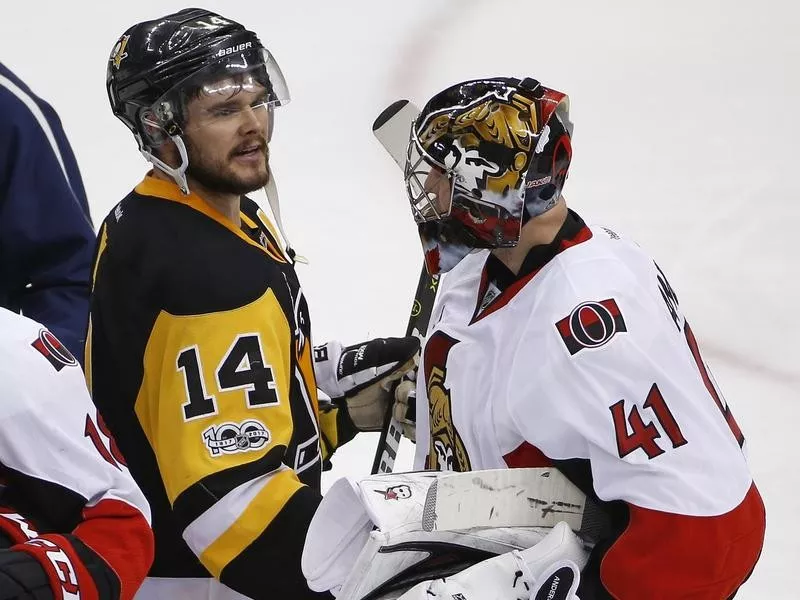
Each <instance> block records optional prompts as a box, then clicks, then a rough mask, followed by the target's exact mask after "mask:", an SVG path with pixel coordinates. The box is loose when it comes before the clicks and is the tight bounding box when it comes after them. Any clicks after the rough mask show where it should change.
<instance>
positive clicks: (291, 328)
mask: <svg viewBox="0 0 800 600" xmlns="http://www.w3.org/2000/svg"><path fill="white" fill-rule="evenodd" d="M241 220H242V226H241V228H239V227H237V226H236V225H234V224H233V223H232V222H231V221H230V220H229V219H227V218H225V217H224V216H223V215H221V214H220V213H218V212H217V211H216V210H215V209H214V208H212V207H211V206H210V205H209V204H207V203H205V202H204V201H203V200H202V199H201V198H199V197H198V196H196V195H194V194H190V195H184V194H182V193H181V192H180V191H179V189H178V187H177V186H176V185H174V184H173V183H172V182H169V181H165V180H162V179H156V178H154V177H152V176H148V177H146V178H145V180H144V181H143V182H142V183H141V184H139V185H138V186H137V187H136V188H135V190H134V191H133V192H132V193H130V194H129V195H128V196H127V197H126V198H125V199H124V200H123V201H122V202H121V203H120V204H119V205H117V207H116V208H115V209H114V210H113V211H112V212H111V213H110V214H109V215H108V217H107V218H106V219H105V221H104V222H103V225H102V227H101V229H100V234H99V237H98V246H97V252H96V258H95V266H94V273H93V291H92V298H91V319H90V331H89V335H88V340H87V346H86V375H87V380H88V382H89V385H90V389H91V391H92V395H93V398H94V401H95V403H96V405H97V406H98V408H99V410H100V412H101V414H102V415H103V418H104V419H105V421H106V423H107V425H108V427H109V429H110V430H111V432H112V433H113V435H114V436H115V438H116V440H117V443H118V445H119V448H120V450H121V451H122V453H123V455H124V456H126V457H127V459H128V466H129V468H130V471H131V473H132V474H133V476H134V478H135V479H136V481H137V482H138V483H139V485H140V486H141V488H142V489H143V491H144V492H145V495H146V496H147V498H148V500H149V501H150V504H151V506H152V510H153V528H154V530H155V534H156V558H155V563H154V565H153V568H152V569H151V572H150V575H151V576H152V577H184V578H185V577H208V576H209V573H210V574H211V575H213V576H214V577H216V578H218V579H220V580H221V581H222V582H223V583H225V584H226V585H228V586H230V587H232V588H234V589H236V590H237V591H239V592H242V593H244V594H247V595H248V596H251V597H253V598H261V597H270V598H272V597H274V598H280V597H292V598H305V597H315V596H313V595H312V594H311V593H310V592H308V591H307V588H306V583H305V579H304V578H303V576H302V573H301V570H300V557H301V553H302V546H303V542H304V539H305V534H306V530H307V529H308V524H309V522H310V520H311V516H312V515H313V513H314V510H315V509H316V507H317V505H318V504H319V501H320V491H319V485H320V476H321V462H322V461H321V455H320V431H319V415H318V411H319V409H318V403H317V391H316V384H315V380H314V371H313V362H312V358H311V350H312V348H311V341H310V339H309V338H310V321H309V315H308V307H307V304H306V300H305V298H304V297H303V292H302V290H301V288H300V285H299V282H298V279H297V275H296V273H295V270H294V265H293V261H292V257H291V256H290V255H288V254H287V253H286V252H284V250H283V248H282V246H281V245H279V244H278V243H277V241H276V240H278V239H280V238H278V236H277V235H276V234H275V231H274V229H273V228H272V224H271V223H270V221H269V220H268V218H267V217H266V215H264V213H263V212H261V210H260V209H259V208H258V206H257V205H256V203H255V202H253V201H252V200H249V199H248V198H246V197H243V198H242V205H241ZM259 590H260V592H259ZM282 592H283V593H282Z"/></svg>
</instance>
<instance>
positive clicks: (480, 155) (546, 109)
mask: <svg viewBox="0 0 800 600" xmlns="http://www.w3.org/2000/svg"><path fill="white" fill-rule="evenodd" d="M571 136H572V123H571V122H570V120H569V99H568V97H567V96H566V95H565V94H563V93H561V92H558V91H556V90H552V89H549V88H546V87H544V86H543V85H541V84H540V83H539V82H538V81H536V80H535V79H531V78H525V79H516V78H508V77H494V78H487V79H476V80H471V81H465V82H462V83H458V84H456V85H453V86H450V87H449V88H447V89H445V90H443V91H441V92H439V93H438V94H436V95H435V96H434V97H433V98H431V99H430V100H429V101H428V103H427V104H426V105H425V107H424V108H423V109H422V111H421V112H420V114H419V116H418V117H417V118H416V119H415V121H414V123H413V125H412V127H411V136H410V141H409V145H408V155H407V161H406V168H405V180H406V192H407V194H408V198H409V201H410V202H411V207H412V211H413V214H414V219H415V220H416V221H417V223H418V226H419V233H420V237H421V239H422V243H423V247H424V250H425V260H426V264H427V267H428V271H429V272H430V273H432V274H435V273H439V272H444V271H448V270H450V269H452V268H453V267H454V266H455V265H456V264H457V263H458V262H459V261H460V260H461V259H462V258H464V257H465V256H466V255H467V254H468V253H469V252H471V251H472V250H473V249H475V248H507V247H513V246H516V245H517V243H518V242H519V236H520V231H521V228H522V225H523V224H524V223H525V222H526V221H527V220H528V219H530V218H532V217H535V216H537V215H540V214H542V213H544V212H546V211H547V210H549V209H551V208H552V207H553V206H555V204H556V202H557V201H558V199H559V197H560V194H561V188H562V187H563V185H564V180H565V179H566V176H567V170H568V168H569V163H570V160H571V157H572V146H571V143H570V138H571Z"/></svg>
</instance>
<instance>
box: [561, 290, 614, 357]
mask: <svg viewBox="0 0 800 600" xmlns="http://www.w3.org/2000/svg"><path fill="white" fill-rule="evenodd" d="M556 329H558V333H559V335H561V339H562V340H564V345H566V347H567V350H569V353H570V354H572V355H575V354H577V353H578V352H580V351H581V350H583V349H584V348H599V347H600V346H602V345H604V344H607V343H608V342H609V340H610V339H611V338H613V337H614V336H615V335H616V334H617V332H620V331H627V330H628V329H627V327H626V326H625V319H623V318H622V313H621V312H620V310H619V306H617V303H616V301H615V300H614V299H613V298H609V299H608V300H601V301H600V302H583V303H581V304H579V305H578V306H576V307H575V308H573V309H572V312H571V313H569V316H567V317H564V318H563V319H561V320H560V321H559V322H558V323H556Z"/></svg>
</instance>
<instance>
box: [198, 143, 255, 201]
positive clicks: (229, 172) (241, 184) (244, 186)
mask: <svg viewBox="0 0 800 600" xmlns="http://www.w3.org/2000/svg"><path fill="white" fill-rule="evenodd" d="M262 143H263V152H264V165H265V167H267V168H266V169H265V172H264V173H263V174H254V175H252V176H250V177H247V178H244V177H239V176H237V175H236V174H235V173H234V172H233V169H230V168H228V166H227V164H228V163H226V164H225V165H224V166H220V165H219V164H218V163H212V162H210V161H206V160H205V157H204V155H203V152H202V150H200V149H199V148H198V147H197V146H195V145H193V144H192V142H191V141H190V140H188V139H187V140H186V152H187V154H188V156H189V165H188V167H187V168H186V174H187V175H188V176H189V177H191V178H192V179H194V180H195V181H197V182H198V183H200V185H202V186H203V187H205V188H206V189H209V190H214V191H216V192H220V193H223V194H237V195H240V196H241V195H244V194H248V193H250V192H252V191H254V190H257V189H260V188H262V187H264V186H265V185H267V183H268V182H269V168H268V165H269V147H268V146H267V145H266V142H264V141H262ZM233 156H234V153H231V155H229V156H228V161H230V160H231V159H232V158H233Z"/></svg>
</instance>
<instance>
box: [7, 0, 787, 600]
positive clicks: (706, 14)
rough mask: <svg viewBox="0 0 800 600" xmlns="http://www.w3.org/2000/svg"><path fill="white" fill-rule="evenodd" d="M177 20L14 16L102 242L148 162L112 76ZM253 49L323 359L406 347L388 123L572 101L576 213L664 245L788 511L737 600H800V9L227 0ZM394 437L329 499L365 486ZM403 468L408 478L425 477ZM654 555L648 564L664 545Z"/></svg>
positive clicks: (725, 4)
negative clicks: (268, 67)
mask: <svg viewBox="0 0 800 600" xmlns="http://www.w3.org/2000/svg"><path fill="white" fill-rule="evenodd" d="M184 6H185V5H184V4H182V3H179V2H174V1H171V0H169V1H167V0H159V1H155V0H140V1H138V2H130V3H114V2H102V3H101V2H95V1H90V0H74V1H72V2H62V1H61V0H45V1H41V0H40V1H38V2H7V3H4V6H3V15H2V17H0V61H2V62H4V63H5V64H6V65H7V66H8V67H10V68H11V69H12V70H14V71H15V72H16V73H17V75H19V76H20V77H21V78H22V79H23V80H25V81H26V82H27V83H28V84H29V85H30V86H31V88H32V89H33V90H34V91H35V92H36V93H37V94H39V95H41V96H42V97H43V98H45V99H46V100H48V101H49V102H50V103H52V104H53V106H54V107H55V108H56V110H57V111H58V112H59V114H60V116H61V118H62V120H63V122H64V126H65V129H66V131H67V134H68V136H69V138H70V140H71V142H72V145H73V147H74V149H75V153H76V155H77V158H78V162H79V164H80V167H81V170H82V173H83V177H84V182H85V185H86V189H87V192H88V194H89V201H90V204H91V207H92V214H93V218H94V220H95V224H99V222H100V221H101V220H102V219H103V218H104V216H105V215H106V213H107V212H108V211H109V210H110V209H112V208H113V207H114V205H115V204H116V202H117V201H119V200H120V199H121V198H122V197H123V196H124V195H125V194H126V193H127V192H128V191H129V190H130V189H131V188H132V187H133V186H134V185H135V184H136V183H137V182H138V181H139V180H140V178H141V176H142V175H143V174H144V172H145V170H146V168H147V167H146V164H145V163H144V161H143V160H142V159H141V157H140V156H139V154H138V153H137V152H136V148H135V144H134V141H133V138H132V137H131V136H130V134H129V133H128V131H127V130H126V129H125V128H124V126H123V125H122V124H121V123H119V122H118V121H117V120H116V119H115V118H114V117H113V116H112V114H111V111H110V108H109V106H108V101H107V98H106V94H105V89H104V83H105V69H106V62H107V58H108V55H109V52H110V50H111V48H112V46H113V45H114V43H115V42H116V40H117V37H118V36H119V35H120V34H121V33H122V32H123V30H124V29H126V28H127V27H128V26H129V25H131V24H133V23H134V22H136V21H140V20H146V19H150V18H155V17H158V16H161V15H163V14H165V13H167V12H169V11H171V10H177V9H179V8H182V7H184ZM204 6H206V7H208V8H210V9H216V10H219V11H221V12H222V13H223V14H225V15H227V16H229V17H231V18H233V19H236V20H239V21H241V22H244V23H245V24H246V25H247V26H248V27H249V28H251V29H255V30H256V31H257V32H258V33H259V34H260V36H261V38H262V40H263V41H264V43H265V44H266V45H267V47H268V48H269V49H270V50H271V51H272V52H273V54H274V55H275V57H276V58H277V60H278V62H279V64H280V65H281V67H282V69H283V71H284V74H285V76H286V79H287V81H288V83H289V87H290V90H291V92H292V96H293V99H292V102H291V103H290V104H289V105H288V106H286V107H283V108H280V109H278V111H277V113H276V129H275V135H274V138H273V141H272V144H271V155H272V164H273V167H274V169H275V172H276V177H277V182H278V186H279V189H280V193H281V202H282V211H283V219H284V224H285V225H286V227H287V230H288V233H289V237H290V238H291V240H292V243H293V245H294V246H295V247H296V248H297V250H298V252H299V253H300V254H303V255H305V256H307V257H308V259H309V260H310V265H309V266H302V265H301V266H300V267H299V269H298V271H299V275H300V278H301V281H302V282H303V285H304V288H305V291H306V295H307V296H308V299H309V305H310V308H311V314H312V319H313V321H314V337H315V341H317V342H320V341H324V340H325V339H328V338H331V337H337V338H339V339H341V340H342V341H344V342H348V343H353V342H357V341H360V340H362V339H366V338H367V337H374V336H386V335H400V334H402V332H403V330H404V328H405V322H406V319H407V317H408V311H409V303H410V300H411V296H412V293H413V290H414V287H415V285H416V279H417V275H418V272H419V265H420V261H421V252H420V248H419V242H418V238H417V236H416V232H415V228H414V226H413V224H412V220H411V215H410V211H409V209H408V207H407V205H406V202H405V199H404V191H403V183H402V178H401V176H400V173H399V171H398V170H397V168H396V167H395V166H394V164H393V163H392V162H391V160H390V159H389V158H388V157H387V156H386V155H385V154H384V153H383V151H382V150H381V149H380V147H379V146H378V144H377V143H376V142H375V140H374V139H373V138H372V135H371V131H370V126H371V123H372V121H373V119H374V118H375V116H376V115H377V114H378V113H379V112H380V110H381V109H382V108H383V107H384V106H386V105H387V104H389V103H390V102H391V101H393V100H396V99H398V98H400V97H406V98H410V99H412V100H414V101H416V102H419V103H421V102H424V101H425V100H426V99H427V98H428V97H429V96H431V95H432V94H434V93H435V92H437V91H439V90H441V89H442V88H444V87H446V86H448V85H450V84H452V83H455V82H457V81H459V80H464V79H470V78H476V77H480V76H493V75H511V76H531V77H534V78H536V79H539V80H540V81H542V82H543V83H545V84H546V85H548V86H549V87H553V88H556V89H558V90H561V91H564V92H566V93H568V94H569V95H570V97H571V100H572V119H573V121H574V122H575V136H574V140H573V146H574V162H573V167H572V169H571V171H570V178H569V180H568V182H567V185H566V187H565V196H566V197H567V199H568V201H569V203H570V205H571V206H572V207H573V208H575V209H577V210H578V211H579V212H580V213H581V215H582V216H583V217H584V218H586V219H587V221H589V222H593V223H599V224H603V225H608V226H611V227H612V228H614V229H615V230H616V231H618V232H620V233H622V234H624V235H626V236H628V237H631V238H633V239H635V240H636V241H638V242H639V243H640V244H642V245H643V246H645V247H646V248H647V249H648V250H649V251H650V252H651V253H652V254H653V255H654V256H655V257H656V258H657V259H658V260H659V263H660V265H661V267H662V268H663V269H664V270H665V271H666V273H667V274H668V275H669V278H670V281H671V283H672V286H673V287H674V288H675V290H676V292H677V294H678V297H679V298H680V300H681V305H682V308H683V310H684V312H685V313H686V315H687V317H688V318H689V320H690V322H691V323H692V328H693V329H694V330H695V332H696V334H697V336H698V338H699V339H700V343H701V348H702V349H703V351H704V355H705V358H706V360H707V362H709V363H710V364H711V367H712V369H713V371H714V374H715V376H716V379H717V381H718V382H719V384H720V386H721V388H722V390H723V392H724V393H725V395H726V399H727V401H728V403H729V404H730V405H731V407H732V409H733V412H734V414H735V415H736V418H737V420H738V421H739V424H740V425H741V427H742V429H743V430H744V433H745V435H746V437H747V439H748V444H749V453H750V459H751V464H752V468H753V471H754V474H755V478H756V481H757V483H758V485H759V487H760V489H761V491H762V494H763V495H764V499H765V502H766V505H767V517H768V529H767V540H766V546H765V549H764V554H763V557H762V559H761V561H760V563H759V565H758V567H757V569H756V571H755V574H754V575H753V577H752V578H751V580H750V581H749V582H748V583H747V584H746V586H745V587H744V588H743V589H742V591H741V592H740V594H739V596H738V597H737V598H741V599H762V598H768V599H770V600H779V599H786V600H788V599H792V598H797V597H798V592H797V589H798V588H797V582H796V572H797V568H798V564H800V525H799V524H798V513H799V512H800V511H798V509H800V500H799V499H798V498H799V497H798V491H797V490H800V467H798V459H800V450H798V447H797V446H795V443H797V441H798V435H799V434H798V432H799V431H800V391H799V390H800V316H799V315H800V313H799V312H798V310H797V308H796V306H797V305H796V304H795V302H797V301H798V296H800V283H799V282H798V277H800V269H799V268H798V259H800V250H798V243H799V242H800V240H798V237H800V236H799V235H798V233H797V231H798V222H799V221H800V183H799V182H800V179H799V178H798V175H799V173H800V116H799V115H798V112H799V111H800V35H799V34H798V31H800V7H798V5H797V3H796V2H795V1H794V0H762V1H760V2H755V1H751V0H727V1H724V0H692V1H689V0H673V1H671V2H656V1H654V0H638V1H637V0H611V1H610V2H602V3H601V2H595V1H592V0H575V1H573V2H562V3H554V2H548V3H545V2H537V1H533V0H527V1H523V0H404V1H403V2H387V1H374V0H373V1H367V0H343V1H340V2H327V1H324V0H317V1H309V0H293V1H291V2H288V1H287V2H282V3H279V2H250V1H243V0H242V1H238V0H227V1H225V2H222V1H210V0H209V1H207V2H205V4H204ZM374 444H375V436H374V435H368V434H363V435H361V436H359V438H357V439H356V440H355V441H354V442H353V443H352V444H351V445H350V447H345V448H343V449H342V450H340V451H339V453H338V454H337V456H336V457H335V469H334V471H333V473H329V474H327V476H326V483H327V484H330V482H331V481H332V478H334V477H338V476H341V475H344V474H352V475H358V474H365V473H366V472H367V471H368V469H369V467H370V464H371V460H372V454H373V451H374ZM410 461H411V451H410V449H409V447H406V448H405V453H404V454H403V455H402V456H401V459H400V461H399V462H400V463H401V464H402V465H404V466H406V467H407V466H410ZM644 550H645V551H646V549H644Z"/></svg>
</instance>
